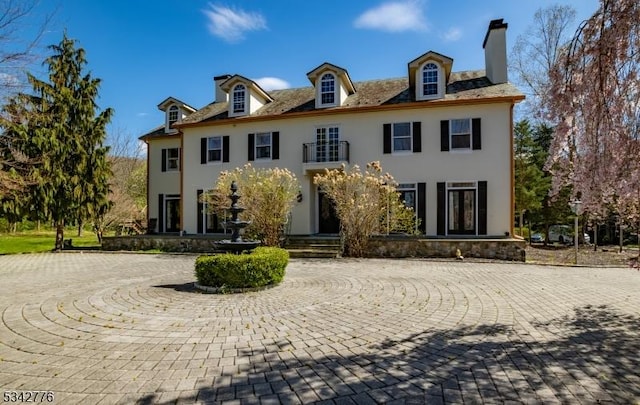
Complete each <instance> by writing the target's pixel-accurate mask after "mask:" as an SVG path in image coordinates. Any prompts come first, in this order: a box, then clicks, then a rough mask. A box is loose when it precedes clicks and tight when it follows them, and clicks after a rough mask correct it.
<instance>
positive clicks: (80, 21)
mask: <svg viewBox="0 0 640 405" xmlns="http://www.w3.org/2000/svg"><path fill="white" fill-rule="evenodd" d="M551 4H570V5H572V6H573V7H574V8H576V10H577V12H578V17H577V21H582V20H584V19H585V18H588V17H589V16H590V15H591V14H593V12H594V11H595V10H596V8H597V6H598V1H597V0H575V1H566V0H565V1H546V0H538V1H505V0H484V1H472V0H448V1H442V0H389V1H384V0H383V1H345V0H341V1H336V0H325V1H322V2H317V3H314V2H306V1H296V0H282V1H264V0H263V1H258V0H228V1H227V0H225V1H221V2H209V1H207V0H203V1H200V0H184V1H180V0H156V1H153V2H151V1H142V0H93V1H87V0H48V1H42V3H41V5H40V6H39V7H40V8H41V10H39V11H42V12H48V11H51V10H54V9H55V10H56V12H55V16H54V20H53V22H52V24H51V27H50V31H49V32H48V33H47V34H46V36H45V38H44V43H45V44H51V43H58V42H59V41H60V39H61V37H62V33H63V30H64V29H66V30H67V34H68V36H69V37H71V38H74V39H76V40H77V41H78V44H79V46H81V47H83V48H84V49H85V50H86V52H87V59H88V61H89V65H88V68H89V69H90V70H91V72H92V74H93V75H94V76H95V77H98V78H100V79H102V87H101V91H100V99H99V101H98V104H99V106H100V107H101V108H104V107H112V108H114V109H115V115H114V118H113V120H112V124H111V130H112V131H120V132H122V133H126V134H129V136H131V137H137V136H139V135H141V134H143V133H144V132H146V131H148V130H150V129H152V128H154V127H156V126H157V125H159V124H160V123H162V122H163V115H162V113H161V112H160V111H159V110H158V109H157V107H156V106H157V105H158V103H160V102H161V101H163V100H164V99H165V98H166V97H169V96H173V97H176V98H178V99H180V100H182V101H184V102H186V103H187V104H189V105H191V106H193V107H195V108H200V107H203V106H204V105H206V104H208V103H209V102H211V101H212V99H213V95H214V88H213V77H214V76H217V75H221V74H236V73H237V74H241V75H243V76H245V77H248V78H251V79H254V80H258V79H260V80H258V81H259V83H261V84H262V85H263V87H265V88H266V89H270V88H283V87H302V86H308V85H310V83H309V81H308V80H307V78H306V73H307V72H309V71H310V70H312V69H313V68H315V67H317V66H318V65H320V64H321V63H323V62H330V63H333V64H336V65H338V66H341V67H343V68H345V69H347V70H348V72H349V75H350V76H351V79H352V80H353V81H362V80H370V79H381V78H391V77H401V76H404V75H406V73H407V63H408V62H409V61H411V60H412V59H414V58H416V57H417V56H420V55H422V54H423V53H425V52H427V51H429V50H433V51H436V52H439V53H442V54H444V55H447V56H449V57H451V58H453V59H454V65H453V70H454V71H459V70H472V69H484V53H483V50H482V41H483V39H484V35H485V33H486V29H487V26H488V23H489V21H490V20H491V19H495V18H504V19H505V21H506V22H507V23H508V24H509V28H508V31H507V41H508V45H507V46H508V47H509V49H510V48H511V46H512V44H513V43H514V42H515V39H516V37H517V36H518V35H519V34H521V33H522V32H523V31H524V30H525V29H526V28H527V26H529V25H530V24H531V23H532V16H533V13H534V12H535V11H536V10H537V9H538V8H541V7H545V6H548V5H551Z"/></svg>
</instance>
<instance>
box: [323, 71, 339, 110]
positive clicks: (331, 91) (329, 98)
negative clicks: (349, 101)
mask: <svg viewBox="0 0 640 405" xmlns="http://www.w3.org/2000/svg"><path fill="white" fill-rule="evenodd" d="M320 102H321V103H322V104H333V103H335V102H336V79H335V77H334V76H333V75H332V74H331V73H326V74H325V75H323V76H322V79H320Z"/></svg>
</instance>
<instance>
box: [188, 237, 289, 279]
mask: <svg viewBox="0 0 640 405" xmlns="http://www.w3.org/2000/svg"><path fill="white" fill-rule="evenodd" d="M287 263H289V252H287V251H286V250H285V249H280V248H275V247H258V248H256V249H255V250H254V251H253V252H251V253H249V254H240V255H234V254H231V253H227V254H220V255H214V256H200V257H198V258H197V259H196V270H195V273H196V278H197V280H198V284H200V285H202V286H208V287H225V288H255V287H263V286H266V285H270V284H278V283H279V282H281V281H282V279H283V278H284V272H285V268H286V267H287Z"/></svg>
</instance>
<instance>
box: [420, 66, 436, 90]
mask: <svg viewBox="0 0 640 405" xmlns="http://www.w3.org/2000/svg"><path fill="white" fill-rule="evenodd" d="M437 94H438V66H436V64H435V63H427V64H426V65H424V68H422V95H423V96H435V95H437Z"/></svg>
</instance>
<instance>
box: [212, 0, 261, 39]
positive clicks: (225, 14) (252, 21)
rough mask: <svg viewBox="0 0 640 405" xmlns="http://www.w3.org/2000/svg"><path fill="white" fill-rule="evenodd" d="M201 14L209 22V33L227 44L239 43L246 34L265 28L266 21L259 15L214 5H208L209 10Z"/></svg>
mask: <svg viewBox="0 0 640 405" xmlns="http://www.w3.org/2000/svg"><path fill="white" fill-rule="evenodd" d="M203 13H204V14H205V15H206V16H207V19H208V20H209V24H208V27H209V31H210V32H211V33H212V34H213V35H215V36H217V37H220V38H222V39H224V40H225V41H227V42H238V41H241V40H242V39H244V34H245V33H246V32H248V31H258V30H263V29H266V28H267V21H266V20H265V18H264V17H263V16H262V15H261V14H260V13H253V12H246V11H244V10H240V9H233V8H230V7H225V6H218V5H214V4H209V9H207V10H203Z"/></svg>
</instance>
